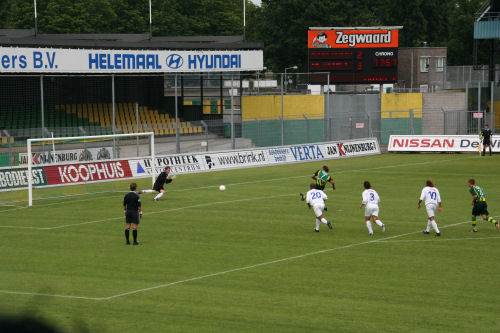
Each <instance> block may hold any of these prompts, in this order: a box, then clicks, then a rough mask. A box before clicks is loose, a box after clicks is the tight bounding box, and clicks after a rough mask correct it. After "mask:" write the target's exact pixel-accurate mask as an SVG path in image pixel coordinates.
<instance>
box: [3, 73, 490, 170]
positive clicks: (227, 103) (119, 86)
mask: <svg viewBox="0 0 500 333" xmlns="http://www.w3.org/2000/svg"><path fill="white" fill-rule="evenodd" d="M462 69H463V68H462ZM462 69H460V70H462ZM457 70H459V69H457ZM464 70H465V69H464ZM460 73H461V74H460ZM460 73H459V74H457V75H458V76H460V75H461V77H462V78H465V74H464V73H465V72H463V71H462V72H460ZM476 74H477V73H476ZM450 75H451V74H450ZM471 75H472V74H471ZM458 76H457V77H458ZM311 82H313V83H312V84H311ZM327 82H328V74H322V73H315V74H311V73H296V72H295V69H294V68H293V67H290V68H287V71H286V73H269V72H265V73H263V72H256V73H251V74H243V73H240V74H238V73H233V74H231V73H210V74H206V73H205V74H199V73H197V74H182V75H180V74H177V75H174V74H168V75H140V76H130V75H129V76H121V75H93V76H89V75H87V76H84V75H57V76H56V75H41V76H40V75H37V76H26V75H24V76H23V75H16V76H13V75H3V76H0V165H14V164H15V163H16V158H15V156H16V154H19V153H23V152H25V150H26V147H25V145H26V144H25V141H26V139H27V138H36V137H38V138H41V137H44V138H50V137H52V136H54V137H65V136H90V135H103V134H120V133H134V132H154V133H155V150H156V152H157V153H158V154H173V153H189V152H201V151H215V150H228V149H238V148H250V147H264V146H279V145H288V144H306V143H311V142H321V141H328V140H344V139H356V138H363V137H376V138H378V139H379V140H380V142H381V144H386V143H387V142H388V139H389V137H390V135H392V134H469V133H476V132H477V131H478V128H480V127H482V126H483V125H484V124H485V123H489V124H490V127H491V128H492V129H495V125H497V126H498V125H500V121H498V120H497V119H495V118H496V117H495V114H496V113H495V111H496V110H495V105H496V104H497V102H495V96H499V95H500V91H499V90H500V88H499V87H497V86H496V84H491V83H489V82H467V83H466V87H465V89H463V90H462V91H464V92H465V93H462V94H463V96H465V97H460V98H465V102H464V103H462V104H461V105H463V106H465V107H463V106H459V108H462V107H463V109H458V110H457V107H456V106H454V107H453V108H452V109H454V110H451V109H450V110H449V109H448V108H447V102H446V101H445V99H442V100H443V101H444V102H436V103H434V104H432V105H431V107H429V106H424V107H422V108H410V109H406V110H398V109H397V108H395V109H393V110H386V108H384V109H383V108H382V101H381V100H382V97H383V95H385V94H386V93H391V94H395V95H397V94H405V93H414V92H412V91H396V90H394V89H391V90H387V91H385V90H384V91H383V92H381V91H377V90H375V89H373V86H371V87H370V89H367V88H363V89H362V88H359V89H357V88H356V89H354V90H352V89H351V90H349V92H347V91H346V90H345V89H339V87H335V86H330V85H328V84H327ZM457 82H458V81H457ZM336 89H338V90H339V91H335V90H336ZM429 95H432V94H430V93H429ZM424 100H425V98H424ZM440 101H441V100H440ZM441 104H442V106H441ZM499 107H500V105H499ZM381 109H383V111H381ZM480 114H481V115H482V118H480Z"/></svg>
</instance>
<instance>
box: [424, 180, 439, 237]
mask: <svg viewBox="0 0 500 333" xmlns="http://www.w3.org/2000/svg"><path fill="white" fill-rule="evenodd" d="M425 185H426V186H425V187H424V188H423V189H422V193H421V194H420V200H419V201H418V208H419V209H420V204H421V203H422V201H424V200H425V209H426V210H427V215H428V216H429V219H428V220H427V228H426V229H425V230H424V234H429V233H430V231H431V226H432V228H434V231H436V236H441V232H440V231H439V228H438V226H437V223H436V219H435V217H434V215H435V213H436V209H437V208H438V207H439V212H440V213H441V212H442V210H443V209H442V207H441V196H440V195H439V190H438V189H437V188H435V187H434V182H433V181H432V179H427V181H426V182H425Z"/></svg>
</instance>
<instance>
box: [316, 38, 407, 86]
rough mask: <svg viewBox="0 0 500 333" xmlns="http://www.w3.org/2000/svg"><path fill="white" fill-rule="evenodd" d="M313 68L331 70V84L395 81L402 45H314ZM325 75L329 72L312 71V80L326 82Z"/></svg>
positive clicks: (329, 71) (321, 70) (323, 70)
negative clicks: (400, 46)
mask: <svg viewBox="0 0 500 333" xmlns="http://www.w3.org/2000/svg"><path fill="white" fill-rule="evenodd" d="M309 71H310V72H313V73H314V72H316V73H318V72H328V73H330V75H329V77H330V83H331V84H342V83H345V84H356V83H361V84H368V83H394V82H397V79H398V75H397V74H398V49H397V48H378V47H370V48H355V49H331V48H330V49H328V48H325V49H319V48H314V49H312V48H310V49H309ZM318 74H320V73H318ZM325 76H326V77H327V76H328V75H311V76H310V81H311V83H323V84H324V83H326V81H327V79H325Z"/></svg>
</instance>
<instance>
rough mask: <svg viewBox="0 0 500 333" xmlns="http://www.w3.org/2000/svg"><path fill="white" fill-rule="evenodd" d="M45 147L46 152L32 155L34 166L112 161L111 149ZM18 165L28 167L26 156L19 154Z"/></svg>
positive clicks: (25, 154)
mask: <svg viewBox="0 0 500 333" xmlns="http://www.w3.org/2000/svg"><path fill="white" fill-rule="evenodd" d="M50 147H51V146H50V145H47V151H45V152H35V153H32V156H33V164H34V165H44V164H59V163H70V162H90V161H102V160H110V159H113V147H100V148H86V149H69V150H56V151H55V152H53V151H52V150H51V149H50ZM19 165H28V154H27V153H20V154H19Z"/></svg>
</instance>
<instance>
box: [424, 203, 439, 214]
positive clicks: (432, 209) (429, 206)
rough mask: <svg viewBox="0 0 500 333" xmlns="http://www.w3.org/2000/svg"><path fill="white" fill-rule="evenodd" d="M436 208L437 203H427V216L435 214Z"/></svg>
mask: <svg viewBox="0 0 500 333" xmlns="http://www.w3.org/2000/svg"><path fill="white" fill-rule="evenodd" d="M436 208H437V205H436V204H434V203H430V204H427V205H425V210H427V216H429V217H433V216H435V215H436Z"/></svg>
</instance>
